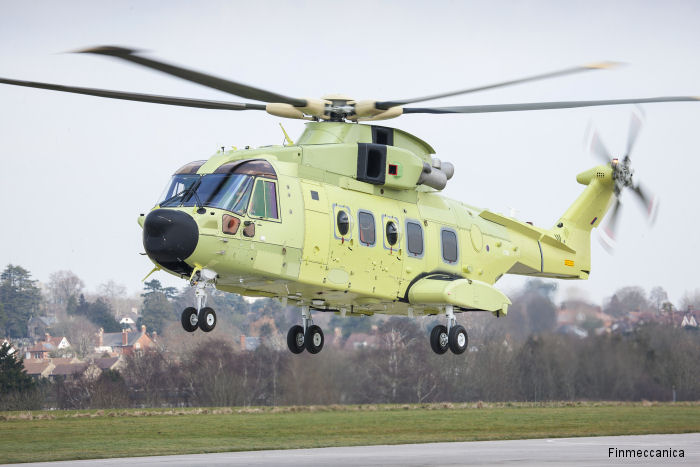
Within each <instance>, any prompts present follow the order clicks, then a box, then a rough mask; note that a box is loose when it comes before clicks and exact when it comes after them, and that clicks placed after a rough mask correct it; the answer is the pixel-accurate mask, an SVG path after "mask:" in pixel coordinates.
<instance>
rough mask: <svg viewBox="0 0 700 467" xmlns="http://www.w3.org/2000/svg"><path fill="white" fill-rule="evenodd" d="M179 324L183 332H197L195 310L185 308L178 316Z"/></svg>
mask: <svg viewBox="0 0 700 467" xmlns="http://www.w3.org/2000/svg"><path fill="white" fill-rule="evenodd" d="M180 323H182V328H183V329H184V330H185V331H187V332H195V331H196V330H197V309H196V308H194V307H191V306H190V307H187V308H185V309H184V310H183V311H182V315H181V316H180Z"/></svg>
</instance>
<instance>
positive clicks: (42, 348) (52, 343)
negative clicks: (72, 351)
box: [25, 333, 70, 359]
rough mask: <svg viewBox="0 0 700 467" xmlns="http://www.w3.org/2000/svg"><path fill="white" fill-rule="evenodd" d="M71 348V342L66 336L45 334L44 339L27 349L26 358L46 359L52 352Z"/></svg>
mask: <svg viewBox="0 0 700 467" xmlns="http://www.w3.org/2000/svg"><path fill="white" fill-rule="evenodd" d="M69 348H70V342H68V339H67V338H66V337H65V336H61V337H53V336H51V335H50V334H49V333H46V334H44V340H43V341H39V342H37V343H35V344H34V345H33V346H32V347H30V348H29V350H27V353H26V355H25V358H27V359H32V358H37V359H44V358H48V357H49V354H50V353H51V352H60V351H66V350H68V349H69Z"/></svg>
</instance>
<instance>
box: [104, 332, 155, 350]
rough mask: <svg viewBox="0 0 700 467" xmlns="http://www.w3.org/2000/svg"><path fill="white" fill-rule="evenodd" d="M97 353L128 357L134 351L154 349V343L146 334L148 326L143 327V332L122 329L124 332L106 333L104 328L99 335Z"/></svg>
mask: <svg viewBox="0 0 700 467" xmlns="http://www.w3.org/2000/svg"><path fill="white" fill-rule="evenodd" d="M95 344H96V345H95V353H98V354H103V353H108V354H111V355H115V356H116V355H128V354H130V353H132V352H133V351H139V350H145V349H148V348H150V347H153V346H154V345H155V344H154V341H153V339H151V337H150V336H149V335H148V334H147V333H146V326H141V332H135V331H130V330H128V329H122V332H104V330H103V329H102V328H100V330H99V331H98V333H97V342H96V343H95Z"/></svg>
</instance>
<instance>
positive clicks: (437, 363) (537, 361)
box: [0, 318, 700, 410]
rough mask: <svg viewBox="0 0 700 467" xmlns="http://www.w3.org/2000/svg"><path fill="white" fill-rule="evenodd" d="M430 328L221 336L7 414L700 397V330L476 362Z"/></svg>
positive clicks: (29, 394)
mask: <svg viewBox="0 0 700 467" xmlns="http://www.w3.org/2000/svg"><path fill="white" fill-rule="evenodd" d="M421 324H422V323H421V322H420V321H418V320H415V321H410V320H406V319H401V318H391V319H388V320H386V321H384V322H383V323H381V324H380V326H379V329H378V330H377V334H378V336H380V339H381V340H380V344H379V345H378V346H377V347H376V348H362V349H357V350H353V351H348V350H345V349H342V348H332V347H331V348H327V349H324V351H323V352H321V353H320V354H317V355H308V354H301V355H292V354H290V353H289V352H287V351H286V350H283V349H279V348H274V347H273V346H271V345H262V346H260V347H259V348H257V349H256V350H255V351H252V352H250V351H249V352H246V351H241V350H237V349H235V348H234V346H233V345H232V344H231V342H230V341H228V340H221V339H212V340H207V341H201V342H199V343H198V344H197V345H196V346H194V347H193V348H191V349H190V350H188V351H187V352H182V353H176V352H172V351H168V350H165V349H162V348H156V349H153V350H150V351H146V352H142V353H135V354H133V355H130V356H128V357H127V359H126V365H125V366H124V368H123V369H122V370H121V371H106V372H103V373H102V374H101V375H100V376H99V377H97V378H94V379H90V378H88V377H85V376H83V377H80V378H78V379H77V380H75V381H70V382H69V381H65V380H60V379H59V380H57V381H55V382H53V383H46V382H45V383H43V384H37V383H33V382H32V383H27V382H26V381H24V383H23V384H25V387H24V388H23V390H22V392H21V393H19V395H20V396H21V397H18V393H17V392H14V395H12V394H13V391H8V390H5V389H4V388H3V391H2V394H3V395H2V396H0V410H8V409H19V408H35V409H38V408H60V409H84V408H120V407H183V406H267V405H270V406H277V405H308V404H314V405H316V404H370V403H371V404H375V403H429V402H445V401H450V402H466V401H534V402H539V401H551V400H565V401H573V400H620V401H639V400H643V399H647V400H659V401H669V400H672V398H673V397H674V393H675V398H676V399H677V400H697V399H699V398H700V379H699V378H698V377H697V376H698V374H700V346H698V339H699V337H698V332H694V331H688V330H685V329H682V328H675V327H670V326H663V325H656V324H651V325H645V326H643V327H640V328H638V329H636V330H635V331H634V332H633V333H630V334H626V335H603V336H594V337H590V338H587V339H579V338H577V337H573V336H568V335H557V334H543V335H537V336H531V337H529V338H527V339H525V340H524V341H522V342H516V343H512V342H511V343H509V342H507V341H505V340H504V339H503V337H504V336H503V335H497V334H493V335H489V336H483V337H479V338H472V340H476V341H477V342H474V343H472V344H471V345H470V351H469V352H467V353H466V354H463V355H452V354H445V355H442V356H439V355H435V354H434V353H433V352H431V351H430V349H429V345H428V343H427V335H426V329H424V327H422V326H421ZM0 362H2V358H1V357H0ZM3 381H4V380H3V379H2V378H0V384H3V383H2V382H3ZM26 384H30V385H32V386H26Z"/></svg>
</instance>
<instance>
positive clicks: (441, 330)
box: [430, 324, 449, 355]
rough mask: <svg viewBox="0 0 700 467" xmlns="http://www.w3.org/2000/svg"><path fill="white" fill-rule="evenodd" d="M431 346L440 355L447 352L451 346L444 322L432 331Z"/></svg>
mask: <svg viewBox="0 0 700 467" xmlns="http://www.w3.org/2000/svg"><path fill="white" fill-rule="evenodd" d="M430 347H431V348H432V349H433V352H435V353H436V354H438V355H442V354H444V353H445V352H447V349H448V348H449V337H448V335H447V328H446V327H445V326H443V325H442V324H438V325H437V326H435V327H434V328H433V330H432V331H431V332H430Z"/></svg>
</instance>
